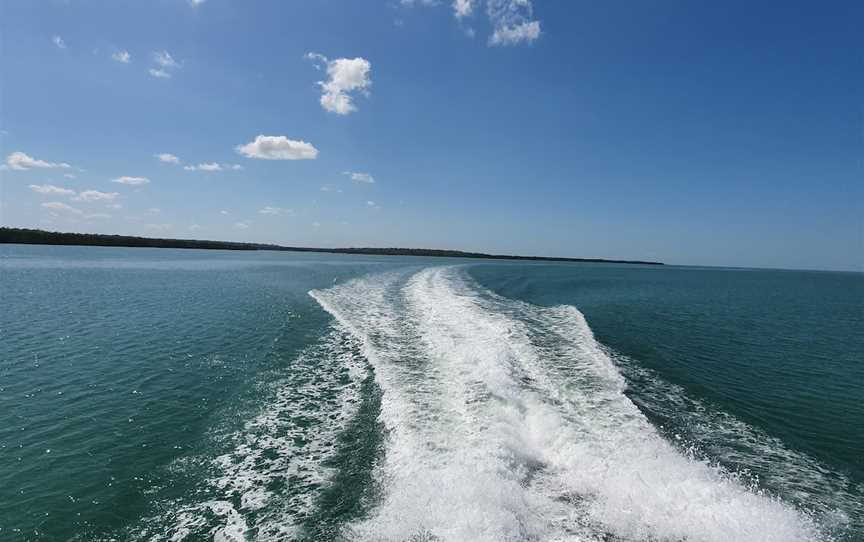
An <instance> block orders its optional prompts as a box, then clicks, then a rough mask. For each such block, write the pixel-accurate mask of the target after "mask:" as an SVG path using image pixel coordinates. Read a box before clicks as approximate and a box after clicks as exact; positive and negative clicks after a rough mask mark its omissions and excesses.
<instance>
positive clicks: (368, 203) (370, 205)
mask: <svg viewBox="0 0 864 542" xmlns="http://www.w3.org/2000/svg"><path fill="white" fill-rule="evenodd" d="M366 205H368V206H369V207H375V202H374V201H367V202H366Z"/></svg>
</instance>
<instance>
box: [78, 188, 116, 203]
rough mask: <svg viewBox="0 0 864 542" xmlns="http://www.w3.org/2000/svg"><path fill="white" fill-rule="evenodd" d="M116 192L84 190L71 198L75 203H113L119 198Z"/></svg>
mask: <svg viewBox="0 0 864 542" xmlns="http://www.w3.org/2000/svg"><path fill="white" fill-rule="evenodd" d="M119 195H120V194H118V193H117V192H100V191H98V190H85V191H83V192H79V193H78V195H77V196H76V197H75V198H73V199H74V200H75V201H114V200H115V199H117V196H119Z"/></svg>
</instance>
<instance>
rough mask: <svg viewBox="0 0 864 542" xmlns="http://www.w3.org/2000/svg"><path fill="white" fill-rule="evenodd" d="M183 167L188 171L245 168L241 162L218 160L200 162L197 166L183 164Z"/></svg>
mask: <svg viewBox="0 0 864 542" xmlns="http://www.w3.org/2000/svg"><path fill="white" fill-rule="evenodd" d="M183 169H185V170H186V171H226V170H229V169H232V170H235V171H237V170H241V169H243V166H241V165H240V164H217V163H216V162H210V163H204V164H198V165H197V166H194V165H189V166H183Z"/></svg>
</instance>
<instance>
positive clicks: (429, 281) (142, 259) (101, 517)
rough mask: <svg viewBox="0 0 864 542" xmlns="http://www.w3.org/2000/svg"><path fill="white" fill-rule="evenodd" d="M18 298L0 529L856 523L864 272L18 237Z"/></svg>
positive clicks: (7, 328) (89, 536) (846, 533)
mask: <svg viewBox="0 0 864 542" xmlns="http://www.w3.org/2000/svg"><path fill="white" fill-rule="evenodd" d="M310 292H311V294H312V295H310ZM0 307H2V313H0V540H172V539H173V540H210V539H215V540H333V539H338V538H343V539H347V540H409V539H414V540H416V539H422V537H423V536H426V537H429V536H434V537H438V538H439V539H443V540H553V539H554V540H571V539H572V540H598V541H599V540H706V541H714V540H718V541H719V540H754V541H755V540H759V541H762V540H808V539H809V540H864V408H862V401H861V400H862V398H864V359H862V358H864V275H862V274H854V273H845V274H844V273H813V272H790V271H762V270H758V271H757V270H732V269H699V268H676V267H665V268H657V267H632V266H614V265H596V264H594V265H577V264H567V265H555V264H519V265H517V264H510V263H504V262H500V263H486V262H470V261H469V262H465V261H458V260H442V259H421V258H388V257H360V256H339V255H310V254H291V253H265V252H255V253H242V252H221V251H194V250H190V251H180V250H160V249H152V250H151V249H115V248H95V247H92V248H91V247H27V246H15V245H5V246H0ZM577 309H578V310H577ZM583 315H584V318H583Z"/></svg>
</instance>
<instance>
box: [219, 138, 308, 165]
mask: <svg viewBox="0 0 864 542" xmlns="http://www.w3.org/2000/svg"><path fill="white" fill-rule="evenodd" d="M235 149H236V150H237V152H239V153H240V154H242V155H243V156H246V157H247V158H258V159H261V160H314V159H316V158H317V157H318V149H316V148H315V147H314V146H313V145H312V144H311V143H307V142H305V141H297V140H293V139H288V138H287V137H285V136H265V135H259V136H257V137H256V138H255V140H254V141H251V142H249V143H246V144H245V145H237V146H236V147H235Z"/></svg>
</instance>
